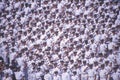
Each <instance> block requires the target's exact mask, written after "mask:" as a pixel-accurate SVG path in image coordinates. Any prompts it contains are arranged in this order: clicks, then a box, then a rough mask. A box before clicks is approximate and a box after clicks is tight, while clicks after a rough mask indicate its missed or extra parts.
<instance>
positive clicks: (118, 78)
mask: <svg viewBox="0 0 120 80" xmlns="http://www.w3.org/2000/svg"><path fill="white" fill-rule="evenodd" d="M112 78H113V80H120V73H118V72H115V73H113V74H112Z"/></svg>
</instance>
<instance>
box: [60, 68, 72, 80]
mask: <svg viewBox="0 0 120 80" xmlns="http://www.w3.org/2000/svg"><path fill="white" fill-rule="evenodd" d="M62 80H71V79H70V74H69V73H68V72H67V69H66V68H65V69H64V72H63V73H62Z"/></svg>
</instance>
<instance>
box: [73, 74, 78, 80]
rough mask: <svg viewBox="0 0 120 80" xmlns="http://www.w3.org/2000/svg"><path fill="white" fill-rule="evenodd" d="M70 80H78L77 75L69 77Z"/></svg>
mask: <svg viewBox="0 0 120 80" xmlns="http://www.w3.org/2000/svg"><path fill="white" fill-rule="evenodd" d="M71 80H79V77H78V76H77V75H73V76H72V77H71Z"/></svg>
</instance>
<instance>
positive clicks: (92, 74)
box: [87, 69, 96, 80]
mask: <svg viewBox="0 0 120 80" xmlns="http://www.w3.org/2000/svg"><path fill="white" fill-rule="evenodd" d="M87 73H88V80H94V79H95V75H96V71H95V70H94V69H89V70H88V71H87Z"/></svg>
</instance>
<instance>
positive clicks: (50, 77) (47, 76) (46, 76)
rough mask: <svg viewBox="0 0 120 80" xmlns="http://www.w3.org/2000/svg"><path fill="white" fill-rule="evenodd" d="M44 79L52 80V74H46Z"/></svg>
mask: <svg viewBox="0 0 120 80" xmlns="http://www.w3.org/2000/svg"><path fill="white" fill-rule="evenodd" d="M44 79H45V80H52V76H51V75H50V74H45V76H44Z"/></svg>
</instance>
